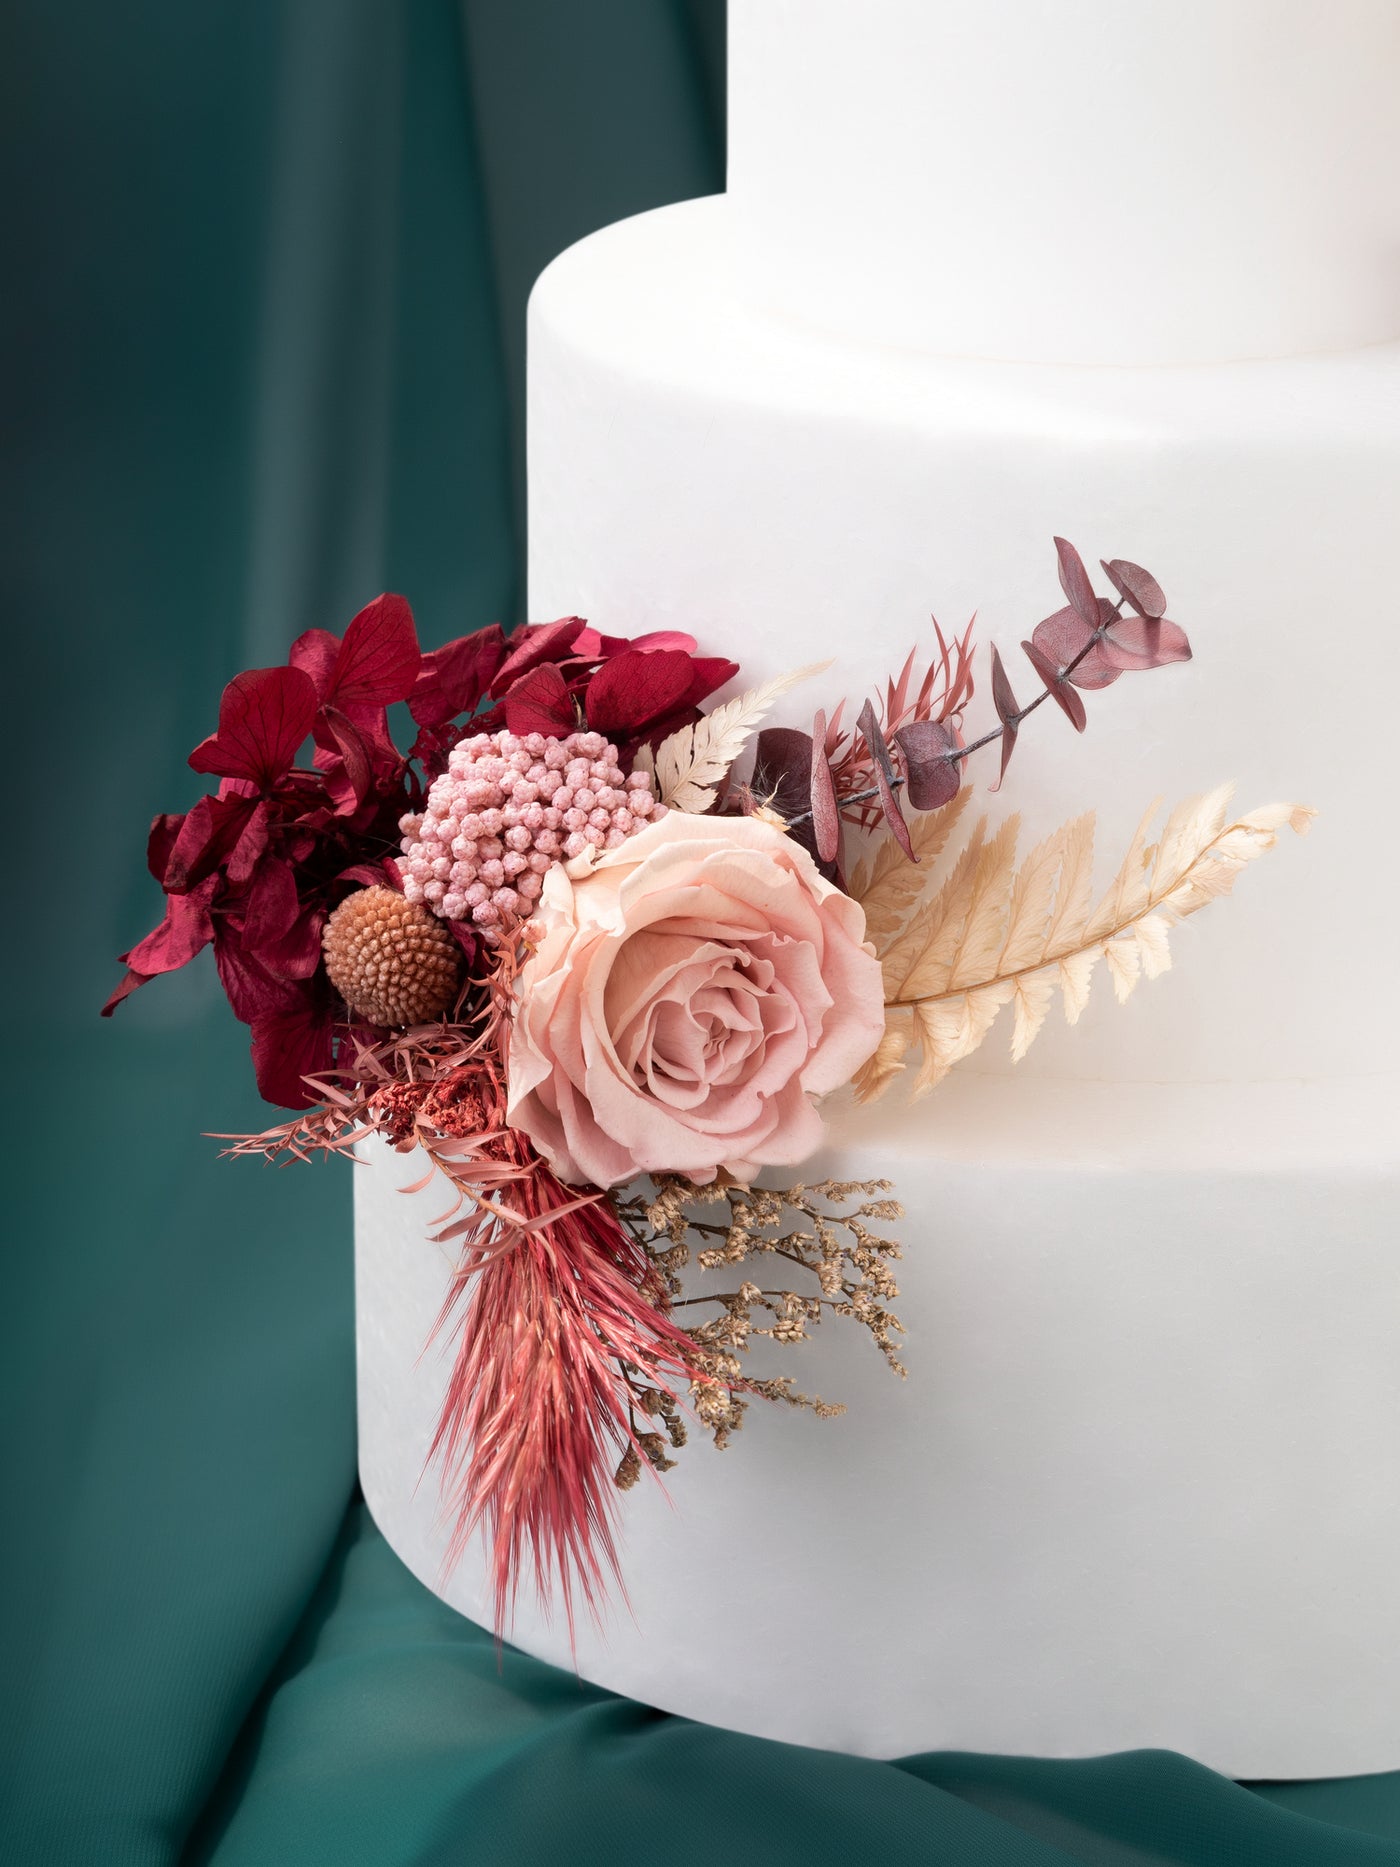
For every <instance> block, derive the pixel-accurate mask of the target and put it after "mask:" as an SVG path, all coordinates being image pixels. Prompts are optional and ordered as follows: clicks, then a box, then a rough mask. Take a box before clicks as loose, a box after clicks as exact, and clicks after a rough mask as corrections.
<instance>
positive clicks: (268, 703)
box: [189, 668, 316, 791]
mask: <svg viewBox="0 0 1400 1867" xmlns="http://www.w3.org/2000/svg"><path fill="white" fill-rule="evenodd" d="M315 717H316V689H315V686H314V684H313V683H312V680H311V677H310V676H309V675H307V674H305V673H303V671H302V670H301V669H300V668H250V669H249V670H248V672H247V673H246V674H238V675H235V676H234V678H233V679H232V680H231V681H230V682H229V684H228V686H227V687H226V688H225V689H224V691H223V696H222V698H221V699H220V701H219V730H218V731H217V732H216V733H213V734H211V735H210V737H209V738H208V739H205V740H204V741H202V742H201V744H199V745H197V746H196V747H195V749H194V751H193V752H191V753H190V756H189V763H190V766H191V768H192V769H193V770H195V771H200V772H212V773H214V774H216V775H217V776H219V777H224V778H246V779H247V780H248V781H249V782H250V783H251V784H255V785H257V787H258V789H259V790H261V791H270V790H271V789H272V788H273V786H274V785H276V784H277V783H278V781H279V780H280V779H282V778H284V777H285V776H286V774H287V772H288V770H289V769H290V767H291V764H292V761H293V759H295V757H296V755H297V753H298V751H299V750H300V749H301V746H302V743H303V741H304V740H305V739H306V737H307V735H308V734H309V733H310V731H311V726H312V722H313V721H314V719H315Z"/></svg>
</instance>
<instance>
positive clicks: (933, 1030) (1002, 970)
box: [862, 786, 1314, 1096]
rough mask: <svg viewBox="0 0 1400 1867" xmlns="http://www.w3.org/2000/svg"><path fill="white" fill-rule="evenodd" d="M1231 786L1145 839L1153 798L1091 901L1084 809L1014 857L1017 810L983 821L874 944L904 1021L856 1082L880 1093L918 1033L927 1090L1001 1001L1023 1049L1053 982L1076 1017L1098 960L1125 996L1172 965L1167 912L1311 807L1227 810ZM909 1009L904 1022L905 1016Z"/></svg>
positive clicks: (1196, 905)
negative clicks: (929, 890)
mask: <svg viewBox="0 0 1400 1867" xmlns="http://www.w3.org/2000/svg"><path fill="white" fill-rule="evenodd" d="M1229 800H1230V790H1229V787H1228V786H1221V787H1220V788H1219V789H1217V790H1215V791H1212V792H1210V793H1208V794H1207V795H1206V796H1204V797H1199V798H1191V799H1188V800H1187V801H1186V802H1185V803H1183V804H1180V805H1178V806H1177V808H1176V809H1175V810H1174V811H1172V813H1171V814H1170V816H1169V817H1168V819H1167V822H1166V824H1165V826H1164V828H1163V831H1162V835H1161V838H1160V840H1159V841H1158V843H1157V844H1156V845H1155V847H1152V846H1149V844H1148V840H1147V838H1148V834H1149V830H1150V827H1151V823H1152V819H1153V816H1154V815H1155V814H1156V806H1155V805H1154V807H1153V810H1152V811H1150V812H1149V813H1148V814H1147V815H1146V816H1145V817H1144V818H1143V820H1142V822H1141V823H1140V824H1139V825H1138V827H1137V830H1136V831H1135V832H1134V835H1133V838H1132V840H1131V842H1130V844H1129V846H1128V850H1127V853H1126V855H1125V856H1124V858H1123V861H1122V863H1121V864H1120V865H1119V868H1118V872H1117V874H1116V875H1115V877H1114V879H1113V882H1112V883H1111V884H1110V886H1109V888H1108V891H1107V893H1106V894H1105V895H1104V897H1103V899H1102V900H1101V901H1100V902H1099V904H1098V906H1097V907H1096V908H1095V909H1094V911H1093V913H1092V914H1089V912H1088V902H1089V899H1090V894H1089V890H1090V885H1091V864H1092V852H1093V833H1094V820H1093V818H1092V816H1084V817H1078V818H1076V819H1074V821H1073V822H1071V823H1068V824H1065V825H1064V826H1063V827H1062V828H1061V829H1059V830H1057V831H1056V832H1055V833H1054V834H1053V835H1052V836H1050V837H1047V838H1046V839H1045V841H1044V842H1043V843H1041V844H1039V845H1038V846H1037V848H1035V849H1033V850H1032V851H1031V853H1030V854H1029V856H1027V857H1026V859H1025V860H1024V861H1023V862H1022V864H1021V865H1020V867H1019V868H1017V867H1016V863H1015V848H1016V820H1015V819H1014V818H1009V819H1008V820H1007V822H1006V823H1004V824H1003V825H1002V827H1001V829H1000V830H998V831H997V833H996V835H995V836H993V837H992V838H991V839H990V840H988V838H987V834H986V831H987V825H986V820H985V819H983V820H982V821H980V822H979V823H978V824H977V825H976V826H975V827H974V829H973V831H972V834H971V836H970V837H969V838H968V841H967V843H966V844H965V845H964V847H963V848H962V850H961V851H959V853H958V855H957V856H956V857H955V858H954V861H953V864H952V867H951V869H950V870H949V871H948V873H947V875H946V876H945V878H944V879H943V881H942V883H941V885H940V886H939V887H938V889H937V891H936V892H935V893H934V894H933V895H932V897H931V899H929V900H928V901H927V902H925V903H924V904H923V905H922V906H920V907H917V908H916V909H915V911H914V912H913V914H912V915H911V916H910V918H909V919H908V921H907V922H906V924H905V925H904V927H903V929H902V930H901V931H900V932H899V934H898V936H897V937H896V938H895V940H894V941H893V944H892V945H891V946H890V947H889V949H888V950H887V951H886V952H885V953H884V954H883V956H882V957H883V960H884V965H885V977H886V989H887V1005H886V1012H887V1016H888V1017H889V1018H890V1019H891V1020H892V1021H896V1020H897V1029H898V1031H899V1033H900V1035H899V1037H898V1039H890V1038H889V1032H888V1030H887V1043H886V1044H882V1046H881V1047H880V1050H878V1051H877V1052H876V1059H875V1060H872V1062H873V1067H869V1068H868V1074H867V1075H866V1076H865V1084H866V1087H865V1088H864V1090H863V1092H862V1093H863V1094H865V1095H866V1096H870V1095H876V1094H878V1093H880V1091H881V1090H882V1089H883V1088H884V1087H885V1086H886V1085H887V1084H888V1082H889V1081H890V1080H891V1079H892V1077H893V1075H894V1074H895V1073H896V1071H897V1070H898V1069H899V1068H900V1067H901V1065H902V1064H903V1062H904V1060H905V1059H906V1056H907V1054H908V1051H909V1050H910V1049H911V1048H912V1047H913V1046H912V1044H911V1042H910V1038H911V1036H912V1038H913V1040H914V1041H915V1042H917V1045H918V1047H919V1049H920V1051H921V1052H922V1061H921V1067H920V1069H919V1072H918V1076H917V1078H916V1081H915V1085H914V1089H915V1094H916V1095H917V1094H921V1093H923V1092H924V1091H925V1090H927V1089H929V1088H931V1087H932V1086H933V1085H934V1084H935V1083H937V1082H939V1081H940V1080H941V1079H942V1078H943V1077H944V1076H945V1075H946V1074H947V1072H948V1071H949V1070H950V1069H951V1068H952V1067H953V1065H954V1064H955V1063H958V1062H961V1061H962V1059H963V1058H964V1057H967V1056H970V1055H971V1054H972V1052H973V1051H974V1050H976V1049H977V1047H978V1045H979V1044H981V1043H982V1041H983V1039H984V1038H985V1037H986V1035H987V1033H988V1031H989V1030H990V1029H991V1027H992V1025H993V1023H994V1022H995V1020H996V1017H997V1015H998V1013H999V1012H1000V1010H1001V1008H1002V1007H1003V1006H1004V1005H1006V1004H1011V1005H1012V1006H1013V1028H1012V1056H1013V1058H1015V1059H1017V1060H1019V1059H1020V1058H1021V1057H1022V1056H1024V1055H1025V1053H1026V1051H1027V1050H1028V1049H1029V1047H1030V1045H1031V1044H1032V1043H1033V1042H1034V1040H1035V1037H1036V1035H1037V1033H1038V1032H1039V1030H1040V1028H1041V1026H1042V1025H1043V1024H1044V1021H1045V1017H1046V1014H1047V1012H1048V1011H1049V1008H1050V1005H1051V1003H1052V1001H1053V999H1054V997H1055V995H1056V993H1058V994H1059V995H1060V997H1061V999H1062V1001H1063V1004H1064V1010H1065V1016H1066V1019H1067V1020H1068V1021H1069V1022H1070V1023H1071V1024H1073V1023H1074V1022H1075V1021H1076V1020H1077V1019H1078V1017H1079V1016H1080V1014H1081V1012H1082V1011H1083V1010H1084V1007H1085V1005H1086V1004H1087V1002H1088V998H1089V989H1090V984H1091V982H1092V979H1093V974H1094V969H1095V967H1096V966H1097V965H1098V964H1099V962H1100V960H1102V961H1103V962H1104V964H1105V966H1106V967H1107V970H1108V974H1109V978H1110V980H1111V982H1112V984H1113V989H1114V993H1115V996H1116V997H1117V998H1118V1000H1119V1002H1120V1003H1121V1002H1123V1001H1124V1000H1126V999H1127V998H1128V997H1129V996H1130V995H1131V993H1132V992H1133V991H1134V989H1135V988H1136V986H1137V985H1138V983H1139V981H1140V980H1141V979H1144V978H1147V979H1155V978H1157V977H1159V976H1160V975H1161V974H1162V973H1164V972H1166V971H1167V970H1168V969H1169V968H1170V966H1171V949H1170V940H1169V936H1170V932H1171V928H1172V926H1173V925H1174V924H1175V923H1176V922H1178V921H1180V920H1183V919H1185V917H1186V916H1187V915H1189V914H1194V913H1196V912H1197V911H1198V910H1199V909H1200V908H1202V907H1204V906H1206V904H1207V903H1208V902H1210V901H1214V900H1218V899H1219V898H1220V897H1221V896H1223V895H1225V894H1228V893H1229V891H1230V889H1231V888H1232V887H1233V885H1234V881H1235V878H1236V876H1237V875H1238V874H1239V872H1240V870H1241V869H1242V868H1244V867H1245V866H1246V864H1248V863H1250V862H1253V861H1255V860H1256V859H1257V858H1258V857H1259V856H1261V855H1264V854H1265V853H1266V852H1267V851H1268V850H1270V849H1272V848H1273V847H1274V846H1275V844H1276V843H1277V841H1278V837H1279V833H1280V832H1281V831H1282V830H1283V829H1285V828H1288V829H1292V830H1293V831H1294V832H1295V833H1297V834H1299V835H1301V834H1302V833H1303V832H1304V831H1305V830H1306V829H1307V828H1308V826H1309V824H1310V822H1311V820H1312V817H1313V815H1314V813H1313V812H1312V811H1311V810H1309V809H1307V808H1306V807H1305V806H1301V805H1295V804H1271V805H1268V806H1266V807H1265V808H1264V809H1262V810H1257V811H1252V812H1250V813H1248V814H1246V815H1245V816H1242V817H1238V818H1235V819H1234V820H1233V821H1231V820H1230V819H1229ZM889 874H890V871H888V870H887V871H886V872H885V874H884V875H882V876H881V878H880V881H881V883H882V885H883V884H885V883H887V881H888V877H889ZM870 886H871V887H872V888H873V887H874V886H875V877H874V872H873V870H872V875H871V881H870ZM901 898H902V897H901ZM892 899H893V897H892ZM910 1009H912V1010H913V1013H914V1019H913V1025H912V1031H911V1029H910V1027H909V1026H908V1024H907V1023H906V1022H905V1014H906V1013H907V1012H908V1011H909V1010H910Z"/></svg>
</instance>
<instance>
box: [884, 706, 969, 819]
mask: <svg viewBox="0 0 1400 1867" xmlns="http://www.w3.org/2000/svg"><path fill="white" fill-rule="evenodd" d="M894 741H895V744H896V745H897V746H898V747H899V749H900V751H901V752H902V753H903V754H904V769H905V772H906V774H907V786H906V795H907V796H908V799H909V802H910V804H911V805H912V806H913V807H914V809H915V810H939V809H941V808H942V806H943V805H944V804H950V803H951V802H952V801H953V799H954V798H955V797H956V796H957V794H958V789H959V787H960V785H961V784H962V768H961V764H960V761H959V760H957V759H955V758H950V757H949V754H950V753H952V752H956V751H958V749H959V741H958V735H957V734H956V732H954V730H953V728H952V727H951V726H949V725H948V724H947V722H946V721H945V720H910V722H909V724H908V725H907V726H901V727H900V728H899V730H898V731H897V732H896V733H895V736H894Z"/></svg>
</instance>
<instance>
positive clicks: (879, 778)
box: [856, 700, 918, 862]
mask: <svg viewBox="0 0 1400 1867" xmlns="http://www.w3.org/2000/svg"><path fill="white" fill-rule="evenodd" d="M856 726H857V728H858V729H859V731H860V734H861V736H862V738H863V739H864V740H865V743H866V745H867V747H868V748H869V750H870V756H871V758H872V759H873V760H874V761H875V783H876V785H877V787H878V788H879V792H880V808H881V810H882V811H883V812H884V817H885V822H886V823H887V824H888V825H889V828H890V834H891V835H892V836H893V837H894V840H895V841H896V842H897V843H898V844H899V846H900V848H901V849H902V850H903V851H904V853H905V855H906V856H907V857H908V858H909V860H910V861H911V862H917V861H918V857H917V856H916V855H915V854H914V845H913V844H912V843H911V842H910V840H909V825H908V824H907V823H906V822H905V821H904V815H903V813H902V811H901V810H900V808H899V799H898V798H897V797H896V796H895V790H894V784H895V771H894V766H893V764H892V762H891V760H890V749H889V747H888V746H887V745H886V744H885V735H884V734H883V733H882V732H881V730H880V722H879V720H877V719H876V717H875V708H874V705H873V703H872V702H871V701H869V700H867V701H866V703H865V705H864V706H863V707H862V708H861V710H860V713H859V716H858V717H857V719H856Z"/></svg>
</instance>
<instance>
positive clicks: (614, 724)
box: [584, 648, 709, 738]
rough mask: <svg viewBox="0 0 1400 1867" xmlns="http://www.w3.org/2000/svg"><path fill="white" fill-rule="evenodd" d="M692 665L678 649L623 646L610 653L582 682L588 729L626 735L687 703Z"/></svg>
mask: <svg viewBox="0 0 1400 1867" xmlns="http://www.w3.org/2000/svg"><path fill="white" fill-rule="evenodd" d="M695 667H696V664H695V663H694V662H693V661H692V660H691V659H690V656H689V655H685V654H682V653H681V652H680V651H679V650H678V649H665V648H663V649H659V650H657V651H656V652H655V653H650V654H648V653H643V652H642V651H640V650H638V649H635V648H629V649H627V650H625V651H624V653H622V654H620V655H614V656H613V657H612V658H611V660H608V661H605V662H604V663H603V665H602V667H601V668H599V670H598V672H597V673H596V674H595V675H594V676H593V678H592V680H590V681H589V683H588V690H587V694H586V697H585V700H584V714H585V716H586V718H587V720H588V725H589V729H590V731H592V732H599V733H606V734H607V735H608V737H609V738H613V737H626V736H627V735H629V734H632V733H639V732H643V731H645V729H646V728H647V727H648V726H650V725H652V724H653V722H654V721H657V720H660V719H664V718H665V717H666V715H667V714H669V713H674V712H675V711H676V709H677V708H678V707H685V706H690V705H693V704H694V702H693V701H692V700H691V699H690V693H691V689H692V687H693V686H694V685H695V674H694V669H695ZM703 691H704V692H706V693H708V692H709V689H708V688H705V689H704V690H703Z"/></svg>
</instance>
